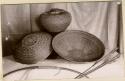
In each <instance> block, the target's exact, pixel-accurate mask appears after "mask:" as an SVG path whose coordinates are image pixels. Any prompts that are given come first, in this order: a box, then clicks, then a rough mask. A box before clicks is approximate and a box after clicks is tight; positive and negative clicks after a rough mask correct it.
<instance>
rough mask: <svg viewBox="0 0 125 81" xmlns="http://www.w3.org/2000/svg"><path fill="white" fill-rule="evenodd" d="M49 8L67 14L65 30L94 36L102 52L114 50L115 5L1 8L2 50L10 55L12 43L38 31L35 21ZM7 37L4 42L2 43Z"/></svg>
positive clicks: (64, 4) (115, 41)
mask: <svg viewBox="0 0 125 81" xmlns="http://www.w3.org/2000/svg"><path fill="white" fill-rule="evenodd" d="M51 8H60V9H64V10H67V11H69V12H70V13H71V15H72V22H71V24H70V25H69V27H68V28H67V30H83V31H87V32H89V33H91V34H93V35H95V36H97V37H98V38H99V39H100V40H101V41H102V42H103V43H104V45H105V47H106V51H107V50H112V49H113V48H116V47H117V46H118V43H119V42H118V32H119V28H120V26H118V4H117V3H116V2H78V3H49V4H23V5H21V4H20V5H3V6H2V35H3V48H4V49H6V50H7V48H8V50H9V51H10V48H12V46H14V45H15V41H17V40H19V39H20V38H21V37H23V36H24V35H25V34H28V33H31V32H36V31H40V28H39V26H38V25H37V23H36V19H37V18H38V17H39V15H40V14H41V13H43V12H45V11H48V10H49V9H51ZM7 37H8V40H6V39H7ZM10 46H11V47H10ZM4 49H3V50H4ZM10 53H11V52H10ZM5 55H6V54H5Z"/></svg>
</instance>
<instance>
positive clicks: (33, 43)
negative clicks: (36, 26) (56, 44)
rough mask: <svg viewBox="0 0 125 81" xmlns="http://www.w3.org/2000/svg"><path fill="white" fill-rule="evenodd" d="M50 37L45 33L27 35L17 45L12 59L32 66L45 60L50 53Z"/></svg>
mask: <svg viewBox="0 0 125 81" xmlns="http://www.w3.org/2000/svg"><path fill="white" fill-rule="evenodd" d="M51 41H52V36H51V35H50V34H48V33H46V32H41V33H34V34H30V35H27V36H26V37H24V38H23V40H22V41H21V42H20V43H19V44H18V45H17V47H16V49H15V54H14V58H15V59H16V61H18V62H21V63H24V64H34V63H37V62H38V61H40V60H44V59H46V58H47V57H48V56H49V55H50V53H51V51H52V46H51Z"/></svg>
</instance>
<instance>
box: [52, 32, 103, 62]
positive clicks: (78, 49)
mask: <svg viewBox="0 0 125 81" xmlns="http://www.w3.org/2000/svg"><path fill="white" fill-rule="evenodd" d="M52 46H53V49H54V50H55V52H56V53H57V54H58V55H60V56H61V57H63V58H64V59H66V60H69V61H72V62H91V61H96V60H98V59H99V58H101V57H102V56H103V55H104V52H105V46H104V44H103V43H102V42H101V40H99V39H98V38H97V37H96V36H94V35H92V34H90V33H88V32H84V31H81V30H67V31H65V32H62V33H59V34H58V35H56V36H55V37H54V38H53V41H52Z"/></svg>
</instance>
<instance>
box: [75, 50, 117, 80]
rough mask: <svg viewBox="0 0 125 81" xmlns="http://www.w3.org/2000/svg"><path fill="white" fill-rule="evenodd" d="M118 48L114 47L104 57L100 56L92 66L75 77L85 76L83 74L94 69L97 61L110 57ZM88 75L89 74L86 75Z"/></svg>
mask: <svg viewBox="0 0 125 81" xmlns="http://www.w3.org/2000/svg"><path fill="white" fill-rule="evenodd" d="M117 49H118V48H115V49H113V50H112V51H110V52H109V53H108V54H106V55H105V56H104V57H103V58H100V59H99V60H97V61H96V62H95V63H94V64H93V65H92V66H91V67H89V68H88V69H87V70H85V71H84V72H83V73H81V74H79V75H78V76H76V77H75V79H77V78H79V77H81V76H83V74H85V73H86V72H87V71H89V70H90V69H92V68H93V67H94V66H95V65H96V64H97V63H99V62H101V61H103V59H105V58H107V57H109V56H110V55H111V54H112V53H114V52H115V51H116V50H117ZM86 76H87V75H86Z"/></svg>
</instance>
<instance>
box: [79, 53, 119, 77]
mask: <svg viewBox="0 0 125 81" xmlns="http://www.w3.org/2000/svg"><path fill="white" fill-rule="evenodd" d="M119 57H120V54H117V55H116V56H115V57H113V58H112V59H110V60H107V61H105V62H103V63H102V64H100V65H99V66H97V67H95V68H93V69H91V70H89V71H88V72H86V73H84V75H88V74H90V73H92V72H94V71H96V70H97V69H100V68H101V67H103V66H104V65H106V64H108V63H110V62H112V61H114V60H116V59H117V58H119ZM82 77H84V76H82V75H81V76H79V77H77V78H82Z"/></svg>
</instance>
